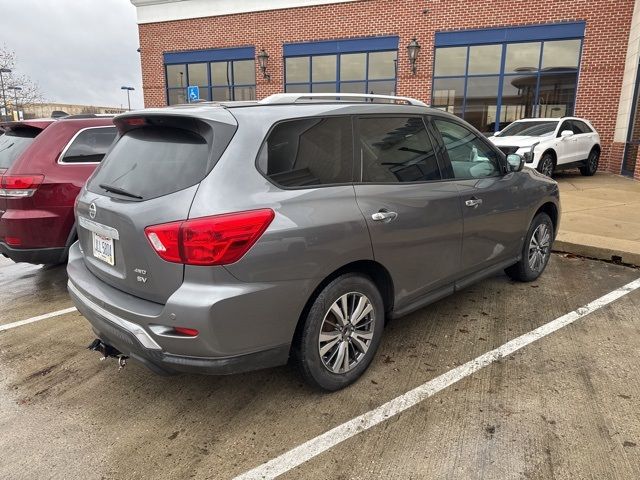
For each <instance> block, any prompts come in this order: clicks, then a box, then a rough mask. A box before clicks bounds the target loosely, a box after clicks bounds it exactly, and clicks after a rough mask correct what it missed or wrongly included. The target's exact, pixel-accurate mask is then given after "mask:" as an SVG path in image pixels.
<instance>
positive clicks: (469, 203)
mask: <svg viewBox="0 0 640 480" xmlns="http://www.w3.org/2000/svg"><path fill="white" fill-rule="evenodd" d="M464 204H465V205H466V206H467V207H471V208H478V205H482V199H481V198H475V197H474V198H471V199H469V200H467V201H466V202H464Z"/></svg>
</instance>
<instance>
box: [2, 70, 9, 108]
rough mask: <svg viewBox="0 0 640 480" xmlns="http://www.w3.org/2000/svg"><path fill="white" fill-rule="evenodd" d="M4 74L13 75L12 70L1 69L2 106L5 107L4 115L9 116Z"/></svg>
mask: <svg viewBox="0 0 640 480" xmlns="http://www.w3.org/2000/svg"><path fill="white" fill-rule="evenodd" d="M3 73H11V69H10V68H0V88H1V89H2V106H3V107H4V114H5V115H6V114H7V97H6V96H5V94H4V80H3V79H2V74H3Z"/></svg>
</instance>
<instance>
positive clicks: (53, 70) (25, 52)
mask: <svg viewBox="0 0 640 480" xmlns="http://www.w3.org/2000/svg"><path fill="white" fill-rule="evenodd" d="M1 11H2V16H1V19H0V31H2V41H3V42H4V43H5V45H6V47H7V48H8V49H10V50H14V51H15V52H16V56H17V59H16V60H17V65H16V72H17V73H24V74H27V75H29V76H30V77H31V78H32V79H33V80H34V81H35V82H37V83H38V84H39V85H40V88H41V90H42V91H43V94H44V95H45V97H46V98H47V100H49V101H51V102H60V103H78V104H87V105H99V106H114V107H115V106H120V105H121V104H122V105H123V106H125V107H126V104H127V95H126V92H124V91H122V90H120V87H121V86H122V85H129V86H132V87H134V88H135V89H136V90H135V91H134V92H131V93H132V95H131V107H132V108H141V107H142V106H143V100H142V74H141V71H140V54H139V53H138V52H137V51H136V49H137V48H138V46H139V44H138V26H137V24H136V12H135V7H134V6H133V5H131V3H130V2H129V0H21V1H19V2H15V1H11V2H9V1H7V2H2V7H1Z"/></svg>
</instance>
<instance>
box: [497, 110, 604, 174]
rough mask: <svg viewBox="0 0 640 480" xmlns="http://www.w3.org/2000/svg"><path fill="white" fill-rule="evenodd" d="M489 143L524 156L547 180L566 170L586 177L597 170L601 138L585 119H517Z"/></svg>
mask: <svg viewBox="0 0 640 480" xmlns="http://www.w3.org/2000/svg"><path fill="white" fill-rule="evenodd" d="M489 140H491V141H492V142H493V143H494V144H495V145H496V146H497V147H498V148H499V149H500V150H502V151H503V152H504V153H505V154H507V155H508V154H510V153H517V154H518V155H521V156H522V157H524V159H525V163H526V164H527V166H530V167H531V168H535V169H537V170H538V171H539V172H540V173H544V174H545V175H546V176H548V177H552V176H553V173H554V172H555V171H556V170H558V169H565V168H579V169H580V173H581V174H582V175H586V176H591V175H593V174H595V173H596V171H597V170H598V162H599V160H600V136H599V135H598V132H596V130H595V128H593V125H591V124H590V123H589V122H588V121H587V120H585V119H583V118H574V117H564V118H528V119H524V120H518V121H515V122H513V123H511V124H509V126H507V127H506V128H505V129H504V130H502V131H501V132H497V133H496V134H495V135H494V136H492V137H489Z"/></svg>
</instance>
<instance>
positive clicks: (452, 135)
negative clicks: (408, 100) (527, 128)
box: [431, 116, 527, 276]
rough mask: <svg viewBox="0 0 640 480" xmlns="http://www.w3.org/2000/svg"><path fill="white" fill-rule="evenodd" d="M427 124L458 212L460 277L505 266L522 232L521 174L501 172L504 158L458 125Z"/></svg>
mask: <svg viewBox="0 0 640 480" xmlns="http://www.w3.org/2000/svg"><path fill="white" fill-rule="evenodd" d="M431 124H432V126H433V129H434V132H435V135H436V138H437V141H438V142H439V143H441V144H442V146H443V147H444V151H445V152H446V157H447V161H448V162H449V164H450V168H448V169H447V170H446V171H447V172H448V174H449V175H450V176H451V177H452V179H451V181H452V183H454V184H455V185H456V186H457V188H458V193H459V199H460V204H461V209H462V212H463V216H462V218H463V229H464V233H463V240H462V256H461V262H462V264H461V271H460V273H461V276H470V275H473V274H474V273H476V272H481V271H483V270H485V269H486V268H490V267H492V266H498V267H499V266H500V265H504V266H506V264H509V263H510V262H513V260H514V259H515V258H517V257H518V255H519V254H520V249H521V247H522V240H523V236H524V233H525V232H526V228H527V225H525V224H524V223H525V220H524V218H523V217H524V216H523V215H522V213H521V212H522V209H523V208H524V201H525V200H524V199H523V198H522V195H521V184H522V182H521V178H520V174H515V173H506V172H507V170H506V162H505V161H504V158H503V156H502V155H501V154H500V153H499V152H498V151H497V150H496V149H495V148H494V147H492V146H490V145H489V143H488V142H487V141H486V140H485V139H483V138H481V137H480V136H479V135H478V134H476V132H473V131H472V130H471V129H470V128H468V127H467V126H465V125H463V124H462V123H459V122H457V121H455V120H453V119H450V118H443V117H437V116H434V117H433V119H432V120H431Z"/></svg>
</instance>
